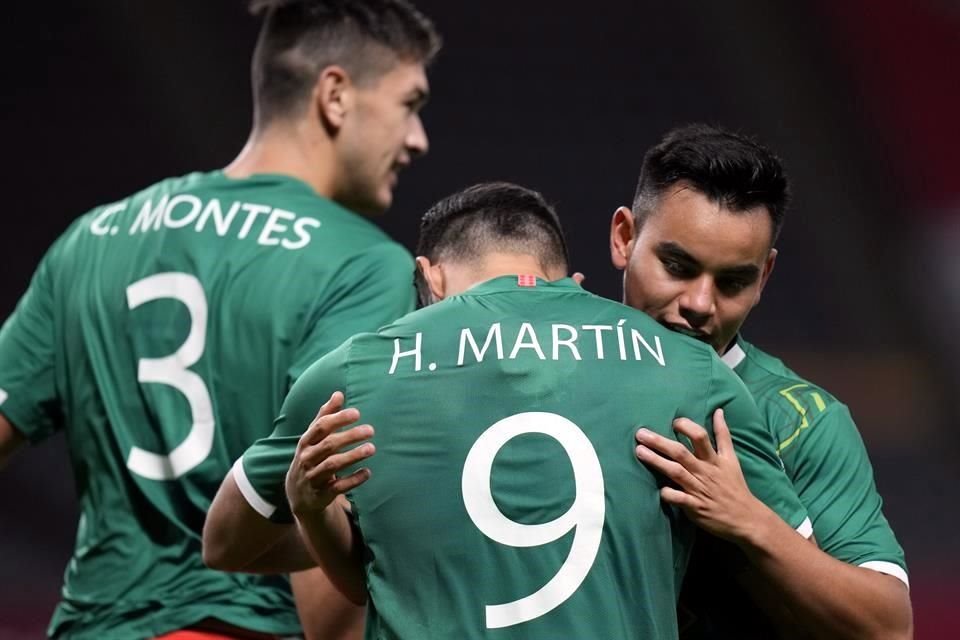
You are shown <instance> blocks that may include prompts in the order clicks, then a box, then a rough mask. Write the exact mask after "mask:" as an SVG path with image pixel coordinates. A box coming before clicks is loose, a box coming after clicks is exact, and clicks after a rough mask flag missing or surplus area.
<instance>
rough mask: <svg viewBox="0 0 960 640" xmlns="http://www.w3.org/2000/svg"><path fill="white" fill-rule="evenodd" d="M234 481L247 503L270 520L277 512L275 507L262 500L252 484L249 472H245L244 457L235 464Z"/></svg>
mask: <svg viewBox="0 0 960 640" xmlns="http://www.w3.org/2000/svg"><path fill="white" fill-rule="evenodd" d="M233 480H234V482H236V483H237V488H238V489H240V493H241V494H243V497H244V498H246V499H247V503H249V504H250V506H251V507H253V510H254V511H256V512H257V513H259V514H260V515H262V516H263V517H264V518H267V519H269V518H270V516H272V515H273V512H274V511H276V510H277V508H276V507H275V506H273V505H272V504H270V503H269V502H267V501H266V500H264V499H263V498H261V497H260V494H259V493H257V490H256V489H254V488H253V485H252V484H250V479H249V478H247V472H246V471H244V470H243V456H241V457H239V458H237V461H236V462H234V463H233Z"/></svg>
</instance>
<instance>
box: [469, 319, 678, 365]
mask: <svg viewBox="0 0 960 640" xmlns="http://www.w3.org/2000/svg"><path fill="white" fill-rule="evenodd" d="M625 323H626V319H623V320H620V321H619V322H618V323H617V324H616V325H609V324H603V325H600V324H585V325H581V326H580V327H575V326H573V325H570V324H564V323H554V324H551V325H550V335H549V338H547V336H544V337H543V338H541V337H540V336H538V335H537V331H536V329H535V328H534V326H533V325H532V324H531V323H529V322H522V323H521V324H520V327H519V329H518V330H517V334H516V336H515V337H514V336H504V333H505V332H506V330H505V329H504V328H503V326H502V323H500V322H495V323H493V324H492V325H490V328H489V329H488V330H487V336H486V339H485V340H484V342H483V346H482V347H480V346H479V343H478V340H477V338H476V336H475V335H474V330H473V329H470V328H466V329H461V330H460V349H459V353H458V354H457V366H458V367H462V366H463V365H464V364H465V363H467V353H468V350H467V346H468V345H469V347H470V349H469V351H472V352H473V359H472V360H471V363H473V362H483V359H484V357H485V356H486V354H487V352H488V350H490V346H491V345H493V346H495V347H496V356H495V358H496V359H497V360H504V359H507V360H514V359H516V358H517V357H518V356H519V355H520V351H521V350H529V351H532V352H533V353H534V354H536V356H537V358H539V359H540V360H546V359H547V357H546V355H545V351H544V349H543V347H546V346H547V344H544V340H547V341H548V343H549V353H550V355H551V359H552V360H560V359H561V355H562V357H564V358H570V357H572V358H573V359H574V360H582V359H583V358H584V357H590V356H591V355H592V356H593V358H592V359H594V360H604V359H606V358H607V356H608V354H609V356H610V357H613V358H615V357H617V356H619V358H620V360H627V359H628V356H629V355H632V356H633V357H632V359H633V360H642V359H643V355H644V351H645V352H646V353H647V354H649V355H651V356H653V359H654V360H656V361H657V363H658V364H659V365H660V366H661V367H665V366H667V361H666V357H665V356H664V354H663V345H661V344H660V337H659V336H656V335H655V336H653V339H652V341H650V340H648V339H647V338H646V337H644V336H643V334H641V333H640V332H639V331H638V330H636V329H632V328H630V329H629V331H630V341H631V343H632V345H633V352H632V354H631V353H630V352H629V350H628V349H627V337H626V330H627V329H628V327H625V326H624V324H625ZM583 332H592V333H593V340H588V341H587V345H588V346H587V347H586V348H585V349H584V350H583V351H581V349H582V347H581V346H578V344H577V341H578V340H579V338H580V336H581V334H582V333H583ZM611 333H615V335H616V347H617V351H616V355H614V353H613V350H612V348H611V349H605V348H604V342H605V340H606V341H607V347H612V346H613V345H612V344H611V342H612V340H613V336H612V335H610V334H611ZM511 337H513V338H514V339H513V348H512V349H511V350H510V353H509V355H507V356H504V350H503V344H504V340H505V339H506V340H509V339H510V338H511ZM507 344H510V343H509V342H508V343H507ZM541 345H543V347H542V346H541ZM651 345H652V346H651ZM591 346H592V347H593V349H591V348H590V347H591ZM561 347H563V349H561ZM641 347H642V348H641ZM591 352H592V354H591Z"/></svg>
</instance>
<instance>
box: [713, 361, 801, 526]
mask: <svg viewBox="0 0 960 640" xmlns="http://www.w3.org/2000/svg"><path fill="white" fill-rule="evenodd" d="M712 363H713V365H712V366H713V376H712V379H713V385H712V387H711V391H712V393H711V396H710V400H709V402H708V404H707V408H708V411H709V412H710V414H711V415H712V414H713V411H714V410H715V409H716V408H718V407H719V408H722V409H723V413H724V416H725V418H726V421H727V425H728V426H729V427H730V435H731V437H732V439H733V446H734V449H735V450H736V452H737V458H738V459H739V460H740V467H741V469H743V475H744V477H745V478H746V481H747V486H748V487H750V491H751V492H752V493H753V495H755V496H756V497H757V498H759V499H760V501H762V502H763V503H764V504H766V505H767V506H768V507H770V508H771V509H773V510H774V511H775V512H776V513H777V515H779V516H780V517H781V518H783V520H784V521H786V523H787V524H789V525H790V526H791V527H793V528H794V529H797V530H798V531H800V532H802V533H804V534H809V524H810V523H809V519H808V517H807V510H806V508H804V506H803V503H802V502H801V501H800V498H799V497H798V496H797V492H796V490H795V489H794V487H793V485H792V484H791V482H790V479H789V478H788V477H787V474H786V473H785V472H784V470H783V463H782V462H781V461H780V457H779V456H778V455H777V448H776V442H775V438H774V436H773V434H772V433H771V432H770V430H769V429H768V428H767V426H766V423H765V421H764V420H763V418H762V416H761V415H760V410H759V409H758V408H757V405H756V403H755V402H754V401H753V396H751V395H750V392H749V391H747V388H746V387H745V386H744V384H743V382H742V381H741V380H740V378H738V377H737V375H736V374H735V373H733V372H732V371H731V370H730V368H729V367H727V366H726V365H725V364H723V362H722V361H721V360H720V359H719V358H713V359H712Z"/></svg>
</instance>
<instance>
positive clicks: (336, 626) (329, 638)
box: [290, 569, 366, 640]
mask: <svg viewBox="0 0 960 640" xmlns="http://www.w3.org/2000/svg"><path fill="white" fill-rule="evenodd" d="M290 586H291V587H292V588H293V599H294V602H296V604H297V614H298V615H299V616H300V624H301V625H302V626H303V635H304V637H305V638H306V639H307V640H363V627H364V616H365V613H366V608H365V607H363V606H362V605H357V604H354V603H352V602H350V601H349V600H347V598H346V596H344V595H343V594H342V593H340V591H339V589H337V588H336V587H335V586H334V585H333V583H332V582H330V578H328V577H327V574H325V573H324V572H323V569H313V570H311V571H301V572H299V573H293V574H290Z"/></svg>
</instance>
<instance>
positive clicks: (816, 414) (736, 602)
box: [684, 338, 909, 639]
mask: <svg viewBox="0 0 960 640" xmlns="http://www.w3.org/2000/svg"><path fill="white" fill-rule="evenodd" d="M723 361H724V362H725V363H726V364H727V365H728V366H729V367H730V368H731V369H733V371H734V372H735V373H736V374H737V375H738V376H739V377H740V379H741V380H743V382H744V384H746V386H747V388H748V389H749V390H750V392H751V394H753V397H754V399H755V400H756V402H757V406H758V407H759V408H760V412H761V413H762V414H763V418H764V421H765V422H766V424H767V426H768V429H769V431H770V433H771V434H772V436H773V438H774V440H775V442H776V443H777V453H778V455H779V456H780V458H781V459H782V461H783V466H784V470H785V471H786V473H787V475H788V476H789V478H790V480H791V482H792V483H793V485H794V488H795V489H796V491H797V495H799V496H800V500H801V501H802V502H803V504H804V506H805V507H806V508H807V511H808V512H809V514H810V518H811V521H812V524H813V533H814V536H815V538H816V540H817V544H818V545H819V547H820V548H821V549H823V550H824V551H825V552H826V553H829V554H830V555H831V556H833V557H835V558H837V559H838V560H842V561H844V562H847V563H849V564H853V565H857V566H860V567H865V568H868V569H873V570H875V571H879V572H881V573H886V574H889V575H892V576H895V577H897V578H898V579H900V580H902V581H903V582H904V583H905V584H907V585H909V582H908V579H907V566H906V563H905V562H904V556H903V549H902V548H901V547H900V545H899V543H898V542H897V539H896V536H894V533H893V530H892V529H891V528H890V525H889V523H888V522H887V519H886V518H885V517H884V515H883V511H882V509H881V507H882V500H881V498H880V494H879V493H878V492H877V487H876V484H875V483H874V479H873V469H872V468H871V466H870V459H869V457H868V456H867V451H866V448H865V447H864V446H863V440H862V439H861V438H860V434H859V432H858V431H857V427H856V425H855V424H854V422H853V418H852V417H851V415H850V410H849V409H848V408H847V407H846V406H845V405H844V404H843V403H841V402H839V401H838V400H837V399H836V398H835V397H833V396H832V395H831V394H830V393H828V392H827V391H825V390H824V389H823V388H821V387H818V386H817V385H815V384H813V383H811V382H809V381H807V380H805V379H803V378H801V377H800V376H799V375H797V374H796V373H794V372H793V371H791V370H790V369H788V368H787V367H786V366H785V365H784V364H783V362H781V361H780V360H778V359H777V358H774V357H773V356H771V355H769V354H767V353H764V352H763V351H761V350H760V349H758V348H756V347H754V346H753V345H751V344H749V343H747V342H746V341H744V340H743V339H742V338H738V339H737V342H736V343H734V345H733V346H732V347H731V348H730V349H729V350H728V351H727V353H726V354H724V356H723ZM731 425H733V428H734V429H736V427H737V425H736V423H734V422H731ZM718 545H719V546H720V547H722V546H723V545H722V544H720V543H718V542H716V541H714V540H708V541H706V542H705V544H704V545H703V553H701V552H700V550H699V549H698V552H697V553H696V554H695V558H694V561H693V564H692V566H691V573H690V575H689V576H688V580H687V584H686V585H685V586H684V604H685V606H686V607H689V608H690V610H691V611H692V612H693V614H694V616H696V618H698V621H694V623H693V625H692V627H691V629H690V632H689V634H687V633H685V634H684V638H687V637H690V638H695V637H696V638H700V637H702V638H726V637H738V638H747V639H749V638H758V639H759V638H764V639H767V638H773V637H776V633H775V632H774V631H773V628H772V626H771V624H770V622H769V620H768V619H767V617H766V616H765V615H764V614H763V613H762V611H761V610H760V609H759V608H757V607H756V606H755V605H753V603H752V602H751V600H750V598H749V597H748V596H747V595H746V594H745V593H744V592H743V591H742V590H740V589H738V588H737V586H736V584H734V582H733V580H732V579H731V577H730V570H731V569H730V567H729V565H728V566H718V565H717V563H716V559H717V558H724V557H730V556H731V554H729V553H726V552H718V551H717V547H718ZM699 546H700V545H699V544H698V547H699ZM720 594H722V595H720ZM688 596H689V598H688Z"/></svg>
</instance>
